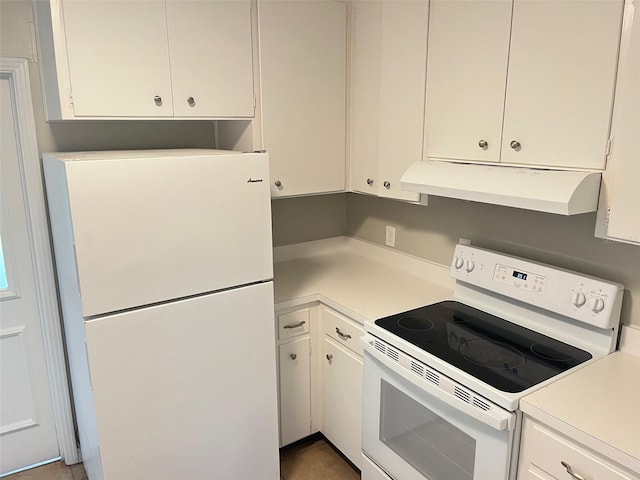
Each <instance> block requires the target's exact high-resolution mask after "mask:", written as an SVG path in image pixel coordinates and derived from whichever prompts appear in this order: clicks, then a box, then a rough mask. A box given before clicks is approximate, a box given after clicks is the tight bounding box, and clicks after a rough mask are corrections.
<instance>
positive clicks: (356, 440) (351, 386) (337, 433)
mask: <svg viewBox="0 0 640 480" xmlns="http://www.w3.org/2000/svg"><path fill="white" fill-rule="evenodd" d="M322 362H323V369H322V380H323V382H322V383H323V402H322V405H323V409H324V428H323V429H322V433H324V435H325V436H326V437H327V438H328V439H329V440H330V441H331V442H332V443H333V444H334V445H335V446H336V447H338V449H339V450H340V451H341V452H342V453H343V454H345V455H346V457H347V458H348V459H349V460H351V461H352V462H353V463H354V464H355V465H356V466H357V467H358V468H359V467H360V465H361V462H362V457H361V444H362V440H361V438H362V358H361V357H359V356H357V355H355V354H353V353H352V352H350V351H349V350H347V349H345V348H344V347H342V346H340V345H338V344H337V343H336V342H335V341H333V340H332V339H330V338H329V337H326V336H325V338H324V342H323V359H322Z"/></svg>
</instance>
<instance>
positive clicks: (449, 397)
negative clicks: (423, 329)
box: [361, 333, 516, 430]
mask: <svg viewBox="0 0 640 480" xmlns="http://www.w3.org/2000/svg"><path fill="white" fill-rule="evenodd" d="M361 341H362V343H363V345H364V350H365V353H367V354H369V355H370V356H371V357H372V358H373V359H374V360H376V361H378V362H380V363H382V364H383V365H384V366H386V367H387V368H388V369H390V370H391V371H392V372H394V373H396V374H398V375H400V376H401V377H402V378H404V379H405V380H406V381H408V382H409V383H411V384H413V385H415V386H416V387H418V388H420V389H421V390H423V391H425V392H427V393H428V394H430V395H432V396H434V397H436V398H438V399H439V400H442V401H443V402H445V403H446V404H448V405H451V406H452V407H455V408H456V409H457V410H459V411H461V412H463V413H465V414H467V415H469V416H470V417H473V418H475V419H476V420H478V421H480V422H482V423H484V424H485V425H488V426H490V427H492V428H494V429H495V430H513V429H514V428H515V417H516V414H515V413H513V412H509V411H507V410H504V409H503V408H501V407H499V406H497V405H494V404H493V403H492V402H489V401H488V400H486V399H484V398H483V397H479V396H477V395H475V394H474V393H473V392H471V391H470V390H469V389H468V388H464V387H462V385H458V384H456V382H454V381H453V380H451V379H450V378H449V377H447V376H445V375H443V374H441V373H438V375H439V383H438V385H435V384H433V383H431V382H430V381H428V380H427V379H426V378H425V377H422V376H418V374H416V373H414V372H413V371H412V370H411V362H412V361H413V362H415V363H417V364H420V365H422V364H421V363H420V362H416V361H415V360H412V359H411V357H410V356H409V355H406V354H405V353H403V352H401V351H399V350H398V349H396V348H393V354H392V355H393V357H392V358H395V357H396V355H395V353H398V355H397V358H398V360H397V361H396V360H395V359H392V358H390V357H388V356H387V354H385V353H384V352H381V351H380V350H378V349H377V348H376V347H375V346H374V343H375V341H376V338H375V337H374V336H373V335H370V334H368V333H367V334H365V335H364V336H363V337H361ZM380 343H381V345H383V346H384V348H385V349H386V348H387V347H386V344H384V343H382V342H380ZM365 357H366V355H365ZM423 367H424V368H427V367H426V366H424V365H423ZM365 368H366V362H365ZM456 388H457V390H456ZM456 391H457V392H458V395H456ZM460 393H463V395H461V396H465V393H469V395H470V396H469V403H467V401H465V400H463V399H462V398H460ZM473 397H477V398H478V399H481V400H480V402H474V401H473Z"/></svg>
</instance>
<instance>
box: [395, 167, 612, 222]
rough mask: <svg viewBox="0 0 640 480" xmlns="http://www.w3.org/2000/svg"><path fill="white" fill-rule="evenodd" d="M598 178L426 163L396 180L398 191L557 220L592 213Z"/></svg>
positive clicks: (594, 174) (588, 174)
mask: <svg viewBox="0 0 640 480" xmlns="http://www.w3.org/2000/svg"><path fill="white" fill-rule="evenodd" d="M600 177H601V174H600V173H598V172H584V171H581V172H577V171H567V170H541V169H533V168H521V167H507V166H495V165H482V164H470V163H454V162H445V161H439V160H426V161H420V162H416V163H414V164H413V165H411V166H410V167H409V168H408V169H407V171H406V172H405V173H404V175H403V176H402V178H401V179H400V185H401V187H402V189H403V190H406V191H409V192H418V193H425V194H429V195H436V196H440V197H450V198H458V199H461V200H471V201H474V202H482V203H492V204H494V205H503V206H506V207H516V208H524V209H527V210H536V211H539V212H547V213H556V214H560V215H576V214H579V213H587V212H595V211H596V208H597V206H598V194H599V191H600Z"/></svg>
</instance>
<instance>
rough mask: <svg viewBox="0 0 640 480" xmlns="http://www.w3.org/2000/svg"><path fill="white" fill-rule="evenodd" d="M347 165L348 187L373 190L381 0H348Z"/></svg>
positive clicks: (377, 151) (377, 142) (377, 146)
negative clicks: (349, 17) (348, 94)
mask: <svg viewBox="0 0 640 480" xmlns="http://www.w3.org/2000/svg"><path fill="white" fill-rule="evenodd" d="M351 5H352V6H351V8H352V21H351V32H350V33H351V64H350V77H351V78H350V82H351V85H350V113H349V115H350V122H349V123H350V126H349V165H350V167H351V175H350V182H351V189H352V190H354V191H356V192H362V193H371V194H375V193H377V191H378V183H379V178H378V162H379V161H380V111H381V104H380V82H381V75H380V64H381V58H382V28H381V26H382V1H380V0H377V1H376V0H356V1H354V2H353V3H352V4H351Z"/></svg>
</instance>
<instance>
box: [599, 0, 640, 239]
mask: <svg viewBox="0 0 640 480" xmlns="http://www.w3.org/2000/svg"><path fill="white" fill-rule="evenodd" d="M634 11H635V15H634ZM639 11H640V0H627V2H626V5H625V17H624V26H623V29H622V32H623V34H622V42H621V47H620V64H619V67H618V79H617V86H616V99H615V103H614V106H613V122H612V125H611V136H612V139H613V141H612V146H611V154H610V157H609V160H608V162H607V169H606V170H605V171H604V172H603V174H602V189H601V190H600V204H599V206H598V220H597V223H596V236H599V237H606V238H610V239H612V240H618V241H623V242H629V243H635V244H637V245H640V211H638V206H639V205H640V188H638V187H639V186H640V144H639V143H638V139H639V138H640V18H639V16H638V12H639Z"/></svg>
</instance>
